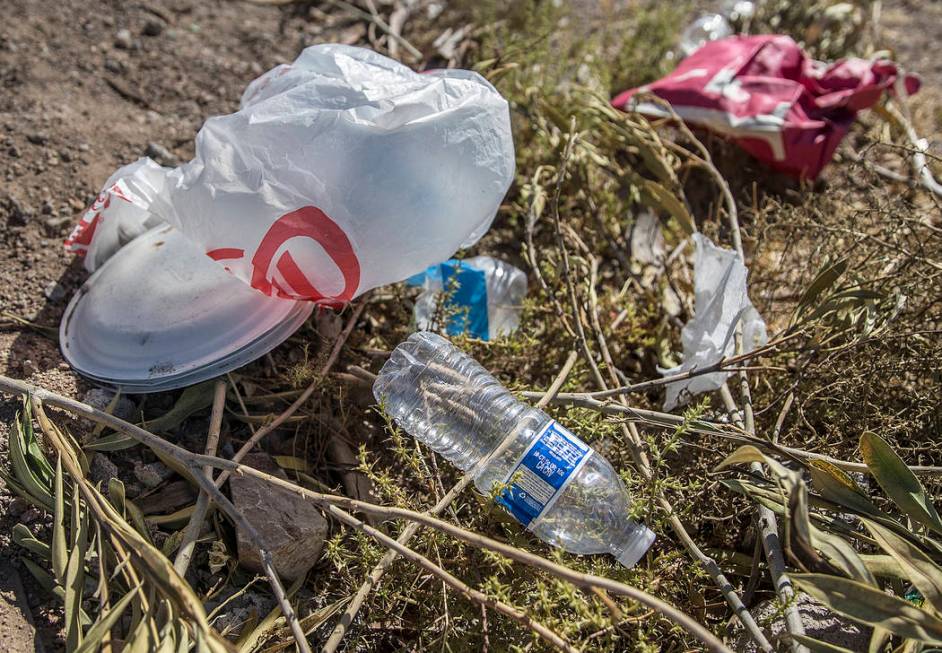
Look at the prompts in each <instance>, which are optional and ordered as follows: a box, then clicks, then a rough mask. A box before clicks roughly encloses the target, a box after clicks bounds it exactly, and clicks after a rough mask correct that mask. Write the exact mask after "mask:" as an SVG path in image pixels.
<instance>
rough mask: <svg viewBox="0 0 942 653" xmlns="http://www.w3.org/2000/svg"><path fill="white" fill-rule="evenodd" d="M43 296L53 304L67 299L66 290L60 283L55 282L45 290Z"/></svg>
mask: <svg viewBox="0 0 942 653" xmlns="http://www.w3.org/2000/svg"><path fill="white" fill-rule="evenodd" d="M43 294H44V295H45V296H46V299H48V300H49V301H51V302H60V301H62V300H63V299H65V288H63V287H62V284H61V283H59V282H58V281H53V282H51V283H50V284H49V285H48V286H46V287H45V288H44V289H43Z"/></svg>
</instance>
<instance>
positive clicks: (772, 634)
mask: <svg viewBox="0 0 942 653" xmlns="http://www.w3.org/2000/svg"><path fill="white" fill-rule="evenodd" d="M796 601H797V605H798V612H799V614H800V615H801V621H802V623H803V624H804V627H805V635H807V636H808V637H811V638H813V639H817V640H820V641H822V642H826V643H828V644H833V645H835V646H841V647H843V648H846V649H848V650H851V651H866V650H867V647H868V645H869V643H870V635H871V633H872V632H873V629H872V628H870V627H866V626H863V625H861V624H858V623H856V622H854V621H851V620H850V619H848V618H846V617H843V616H841V615H839V614H837V613H835V612H832V611H831V610H829V609H828V608H827V607H826V606H824V605H822V604H821V603H819V602H818V601H816V600H815V599H813V598H811V597H810V596H808V595H807V594H804V593H799V594H798V597H797V598H796ZM751 612H752V616H753V617H755V619H756V621H757V622H758V623H759V624H769V622H770V621H771V623H770V625H767V626H765V627H764V628H763V631H764V632H765V634H766V636H767V637H768V638H769V641H770V642H771V643H772V646H776V645H777V644H778V643H781V642H782V641H784V640H785V637H786V635H787V632H788V631H786V629H785V617H784V616H783V615H782V613H781V610H780V606H779V604H778V602H777V601H772V600H769V601H763V602H762V603H760V604H758V605H757V606H756V607H754V608H753V609H752V610H751ZM734 648H735V649H736V650H737V651H743V652H744V653H754V652H755V651H757V650H758V647H757V646H756V643H755V642H754V641H752V639H751V638H750V637H749V635H748V633H745V632H743V633H741V634H740V636H739V638H738V639H737V640H736V646H734ZM784 649H785V647H784V646H782V650H784ZM776 650H779V649H776Z"/></svg>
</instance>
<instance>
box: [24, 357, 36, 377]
mask: <svg viewBox="0 0 942 653" xmlns="http://www.w3.org/2000/svg"><path fill="white" fill-rule="evenodd" d="M20 370H21V371H22V372H23V376H32V375H34V374H36V372H38V371H39V368H38V367H36V363H34V362H33V361H32V359H30V358H24V359H23V362H22V363H20Z"/></svg>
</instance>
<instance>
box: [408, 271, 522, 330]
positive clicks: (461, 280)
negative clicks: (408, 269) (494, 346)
mask: <svg viewBox="0 0 942 653" xmlns="http://www.w3.org/2000/svg"><path fill="white" fill-rule="evenodd" d="M409 284H410V285H421V286H422V287H423V288H424V291H423V292H422V294H421V295H419V296H418V298H417V299H416V301H415V311H414V313H415V322H416V326H417V327H418V328H419V329H421V330H427V329H436V328H437V327H438V326H441V327H442V331H443V332H444V333H447V334H448V335H450V336H456V335H459V334H462V333H467V334H468V335H470V336H471V337H473V338H479V339H480V340H496V339H497V338H499V337H501V336H505V335H508V334H510V333H512V332H513V331H514V330H515V329H516V328H517V327H518V326H519V325H520V311H521V308H522V304H523V298H524V297H525V296H526V294H527V275H526V273H525V272H524V271H523V270H521V269H519V268H517V267H515V266H513V265H511V264H510V263H507V262H506V261H501V260H498V259H496V258H493V257H490V256H475V257H472V258H468V259H464V260H463V261H459V260H456V259H450V260H448V261H445V262H444V263H439V264H438V265H433V266H431V267H429V268H428V269H427V270H426V271H425V272H424V273H421V274H417V275H415V276H414V277H412V278H410V279H409ZM446 291H447V294H446ZM443 299H444V301H443ZM442 308H444V309H448V312H449V313H450V315H449V316H448V319H447V323H446V324H442V325H437V324H436V323H435V322H436V319H435V318H436V315H437V314H438V313H439V310H440V309H442Z"/></svg>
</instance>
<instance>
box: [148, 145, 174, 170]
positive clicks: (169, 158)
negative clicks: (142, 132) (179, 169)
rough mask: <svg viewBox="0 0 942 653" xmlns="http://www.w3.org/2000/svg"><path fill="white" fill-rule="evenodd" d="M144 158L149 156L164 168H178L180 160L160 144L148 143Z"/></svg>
mask: <svg viewBox="0 0 942 653" xmlns="http://www.w3.org/2000/svg"><path fill="white" fill-rule="evenodd" d="M144 156H149V157H150V158H152V159H153V160H154V161H156V162H157V163H159V164H160V165H162V166H178V165H180V159H178V158H177V157H176V155H174V153H173V152H171V151H170V150H168V149H167V148H166V147H164V146H163V145H161V144H160V143H148V144H147V149H146V150H144Z"/></svg>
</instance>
